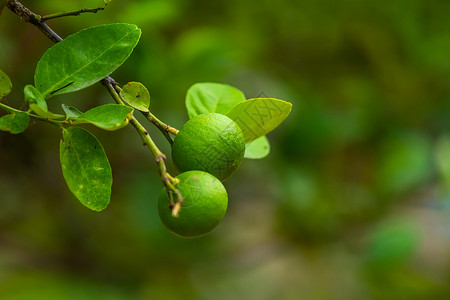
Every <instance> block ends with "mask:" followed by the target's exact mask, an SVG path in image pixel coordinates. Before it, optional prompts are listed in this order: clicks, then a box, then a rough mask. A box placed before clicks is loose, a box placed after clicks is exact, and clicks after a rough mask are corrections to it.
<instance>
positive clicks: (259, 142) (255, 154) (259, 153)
mask: <svg viewBox="0 0 450 300" xmlns="http://www.w3.org/2000/svg"><path fill="white" fill-rule="evenodd" d="M269 153H270V143H269V140H268V139H267V137H266V136H262V137H259V138H257V139H256V140H254V141H253V142H250V143H248V144H246V145H245V154H244V157H245V158H251V159H261V158H264V157H266V156H267V155H269Z"/></svg>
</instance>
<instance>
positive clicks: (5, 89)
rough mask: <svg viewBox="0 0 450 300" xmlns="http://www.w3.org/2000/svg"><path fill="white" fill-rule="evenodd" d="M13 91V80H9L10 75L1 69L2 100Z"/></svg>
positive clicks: (0, 91)
mask: <svg viewBox="0 0 450 300" xmlns="http://www.w3.org/2000/svg"><path fill="white" fill-rule="evenodd" d="M11 89H12V83H11V80H10V79H9V77H8V75H6V74H5V72H3V71H2V70H1V69H0V99H2V98H3V97H5V96H6V95H8V94H9V92H11Z"/></svg>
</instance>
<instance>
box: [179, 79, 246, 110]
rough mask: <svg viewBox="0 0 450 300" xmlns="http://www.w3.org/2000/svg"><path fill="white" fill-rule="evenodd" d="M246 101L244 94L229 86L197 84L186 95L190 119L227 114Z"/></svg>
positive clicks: (209, 83)
mask: <svg viewBox="0 0 450 300" xmlns="http://www.w3.org/2000/svg"><path fill="white" fill-rule="evenodd" d="M244 100H245V96H244V94H243V93H242V92H241V91H240V90H238V89H237V88H234V87H232V86H230V85H227V84H221V83H211V82H203V83H196V84H194V85H193V86H191V87H190V88H189V90H188V91H187V94H186V109H187V112H188V115H189V118H190V119H192V118H193V117H195V116H197V115H201V114H204V113H211V112H215V113H219V114H223V115H224V114H226V113H227V112H228V111H229V110H230V109H231V108H232V107H233V106H234V105H236V104H238V103H239V102H242V101H244Z"/></svg>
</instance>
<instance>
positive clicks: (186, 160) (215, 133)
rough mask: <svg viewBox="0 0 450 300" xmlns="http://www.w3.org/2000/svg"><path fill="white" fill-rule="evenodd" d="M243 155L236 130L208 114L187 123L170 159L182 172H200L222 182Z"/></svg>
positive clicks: (241, 140)
mask: <svg viewBox="0 0 450 300" xmlns="http://www.w3.org/2000/svg"><path fill="white" fill-rule="evenodd" d="M244 152H245V139H244V134H243V133H242V131H241V129H240V128H239V126H238V125H237V124H236V123H235V122H234V121H233V120H231V119H230V118H228V117H227V116H225V115H222V114H217V113H207V114H202V115H198V116H196V117H194V118H192V119H191V120H189V121H187V122H186V123H185V124H184V125H183V127H182V128H181V129H180V131H179V132H178V134H177V135H176V137H175V140H174V141H173V145H172V159H173V162H174V163H175V165H176V166H177V167H178V169H179V170H180V171H181V172H185V171H190V170H200V171H205V172H208V173H210V174H212V175H214V176H216V177H217V178H219V179H220V180H225V179H226V178H228V177H229V176H230V175H231V174H233V173H234V171H236V170H237V168H238V167H239V165H240V164H241V162H242V159H243V157H244Z"/></svg>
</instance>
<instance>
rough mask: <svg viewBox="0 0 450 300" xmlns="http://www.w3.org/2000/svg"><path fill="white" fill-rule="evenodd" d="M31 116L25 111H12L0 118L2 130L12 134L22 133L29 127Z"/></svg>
mask: <svg viewBox="0 0 450 300" xmlns="http://www.w3.org/2000/svg"><path fill="white" fill-rule="evenodd" d="M29 121H30V117H29V116H28V114H27V113H25V112H17V113H12V114H9V115H6V116H3V117H1V118H0V130H3V131H9V132H11V133H12V134H18V133H22V132H24V131H25V129H27V127H28V123H29Z"/></svg>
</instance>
